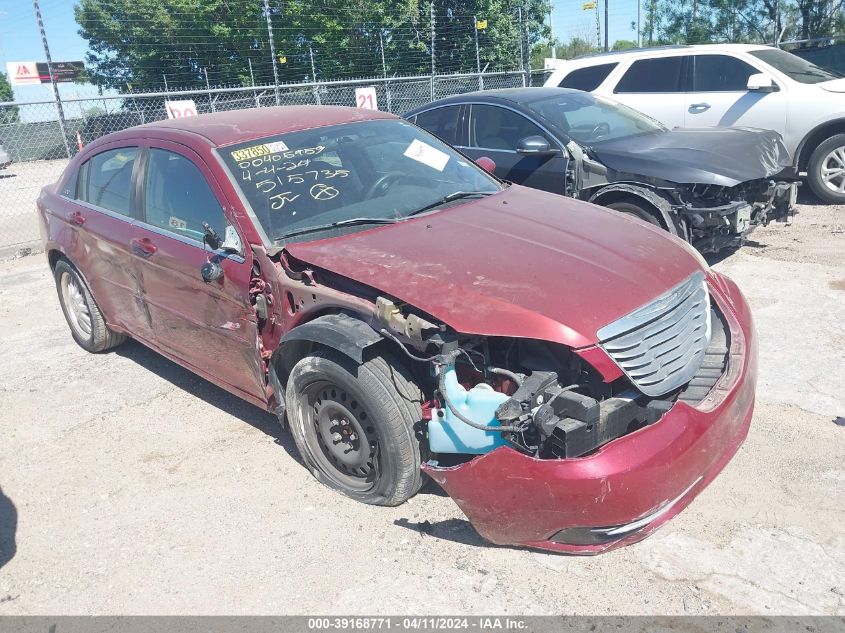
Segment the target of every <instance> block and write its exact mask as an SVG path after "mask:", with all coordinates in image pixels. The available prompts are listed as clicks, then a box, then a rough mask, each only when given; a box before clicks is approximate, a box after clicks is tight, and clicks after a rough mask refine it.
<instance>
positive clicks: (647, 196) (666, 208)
mask: <svg viewBox="0 0 845 633" xmlns="http://www.w3.org/2000/svg"><path fill="white" fill-rule="evenodd" d="M623 200H624V201H633V202H635V203H638V204H642V205H644V206H645V207H646V208H647V209H650V210H651V211H652V213H653V214H654V216H655V217H656V218H657V220H658V221H659V222H660V225H661V226H662V227H663V228H664V229H666V230H667V231H668V232H669V233H671V234H672V235H677V236H681V231H680V230H679V227H678V220H677V214H676V213H675V212H674V211H673V210H672V204H671V202H670V201H669V200H668V199H666V198H665V197H664V196H663V195H661V194H660V193H659V192H658V191H655V190H654V189H650V188H648V187H644V186H642V185H635V184H628V183H618V184H611V185H607V186H605V187H602V188H601V189H599V190H598V191H596V192H594V193H593V194H592V195H591V196H590V198H589V200H588V202H592V203H593V204H598V205H601V206H607V205H609V204H613V203H614V202H622V201H623Z"/></svg>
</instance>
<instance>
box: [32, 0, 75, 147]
mask: <svg viewBox="0 0 845 633" xmlns="http://www.w3.org/2000/svg"><path fill="white" fill-rule="evenodd" d="M32 6H33V8H34V9H35V20H36V21H37V22H38V29H39V30H40V31H41V42H42V43H43V44H44V56H45V57H46V58H47V72H48V73H49V75H50V85H51V86H53V96H54V97H55V99H56V110H57V111H58V114H59V129H61V131H62V141H64V144H65V151H66V152H67V157H68V158H70V157H71V153H70V143H68V140H67V129H66V127H65V111H64V108H63V107H62V99H61V97H59V86H58V85H57V84H56V76H55V75H54V74H53V60H52V58H51V57H50V47H49V46H47V33H46V31H45V30H44V20H43V19H41V8H40V7H39V6H38V0H32Z"/></svg>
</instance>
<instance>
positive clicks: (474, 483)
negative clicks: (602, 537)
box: [423, 278, 757, 554]
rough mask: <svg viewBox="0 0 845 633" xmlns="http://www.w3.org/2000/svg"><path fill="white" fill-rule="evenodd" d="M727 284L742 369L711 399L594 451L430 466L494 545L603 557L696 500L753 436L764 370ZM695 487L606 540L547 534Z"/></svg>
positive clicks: (622, 516) (636, 513) (494, 455)
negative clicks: (577, 540)
mask: <svg viewBox="0 0 845 633" xmlns="http://www.w3.org/2000/svg"><path fill="white" fill-rule="evenodd" d="M723 279H724V278H723ZM724 281H725V282H726V283H725V286H726V288H727V289H728V292H729V295H728V296H723V295H722V290H721V289H720V288H715V287H712V286H711V290H712V292H713V295H714V296H715V297H716V298H717V300H718V302H719V305H720V307H721V308H722V309H723V311H724V313H725V315H726V318H727V320H728V322H729V325H730V329H731V339H732V345H731V354H732V355H733V357H732V363H734V367H733V368H732V370H731V371H729V372H728V373H727V374H726V376H725V377H723V382H722V384H720V385H717V387H716V389H715V390H714V394H713V396H712V400H711V401H710V402H708V401H705V402H704V403H702V404H701V405H699V407H697V408H692V407H690V406H688V405H686V404H684V403H678V404H676V405H675V406H674V407H673V408H672V409H671V410H670V411H669V413H667V414H666V415H665V416H663V418H662V419H661V420H659V421H658V422H657V423H655V424H653V425H652V426H649V427H646V428H644V429H641V430H639V431H636V432H635V433H632V434H631V435H627V436H625V437H622V438H619V439H617V440H614V441H613V442H611V443H609V444H607V445H606V446H604V447H602V448H601V449H599V451H598V452H597V453H596V454H594V455H591V456H588V457H583V458H577V459H568V460H559V461H554V460H538V459H534V458H532V457H528V456H526V455H523V454H521V453H518V452H516V451H514V450H512V449H510V448H507V447H503V448H499V449H496V450H495V451H493V452H491V453H488V454H487V455H483V456H480V457H477V458H475V459H474V460H472V461H470V462H468V463H466V464H462V465H460V466H456V467H452V468H444V469H439V468H432V467H430V466H427V465H426V466H424V467H423V468H424V470H425V471H426V472H427V473H428V474H429V475H430V476H431V477H432V478H433V479H434V480H435V481H437V482H438V483H439V484H440V485H441V486H442V487H443V488H444V489H445V490H446V492H448V493H449V496H451V497H452V498H453V499H454V500H455V503H457V504H458V506H460V508H461V509H462V510H463V511H464V513H465V514H466V515H467V517H468V518H469V520H470V521H471V522H472V524H473V525H474V526H475V528H476V529H477V530H478V532H479V533H480V534H481V535H482V536H483V537H484V538H486V539H487V540H489V541H492V542H493V543H497V544H500V545H521V546H526V547H532V548H539V549H547V550H553V551H561V552H571V553H581V554H595V553H599V552H601V551H605V550H608V549H613V548H616V547H619V546H621V545H625V544H628V543H632V542H635V541H638V540H641V539H643V538H645V537H646V536H647V535H648V534H650V533H651V532H653V531H654V530H655V529H657V528H658V527H660V526H661V525H663V524H664V523H665V522H666V521H668V520H669V519H671V518H672V517H673V516H675V515H676V514H678V513H679V512H680V511H681V510H683V509H684V508H685V507H686V506H687V505H689V503H690V502H691V501H692V500H693V499H694V498H695V496H696V495H697V494H698V493H699V492H700V491H701V490H703V489H704V488H705V487H706V486H707V484H709V483H710V481H712V479H713V478H714V477H715V476H716V475H717V474H718V473H719V472H720V471H721V470H722V468H723V467H724V466H725V464H727V462H728V461H729V460H730V459H731V457H732V456H733V455H734V454H735V453H736V451H737V450H738V448H739V446H740V445H741V444H742V442H743V440H744V439H745V436H746V435H747V433H748V428H749V425H750V423H751V415H752V412H753V408H754V387H755V382H756V376H757V350H756V339H755V334H754V328H753V324H752V321H751V315H750V311H749V309H748V305H747V304H746V302H745V300H744V299H743V297H742V295H741V294H740V293H739V290H738V289H737V288H736V286H735V285H734V284H733V282H730V281H729V280H724ZM726 300H727V301H726ZM728 302H731V303H733V304H734V305H735V306H737V308H736V312H733V311H731V310H728V309H725V308H726V303H728ZM696 482H697V483H696ZM690 486H692V487H690ZM687 488H689V490H688V491H687V492H686V494H685V495H684V496H683V497H682V498H680V499H679V500H678V501H677V503H676V504H675V505H674V506H672V508H671V510H669V511H667V512H666V513H665V514H663V515H661V516H660V517H659V518H657V519H656V520H655V521H653V522H651V523H649V524H647V525H646V526H645V527H644V528H643V529H641V530H640V531H637V532H635V533H632V534H630V535H628V536H626V537H624V538H622V539H620V540H617V541H614V542H611V543H606V544H602V545H566V544H560V543H554V542H552V541H550V540H549V538H550V537H552V536H553V535H554V534H555V533H557V532H558V531H559V530H561V529H564V528H571V527H608V526H615V525H623V524H627V523H631V522H633V521H635V520H637V519H639V518H641V517H644V516H648V515H650V514H652V513H654V512H655V511H657V510H658V509H659V508H660V507H661V506H662V505H664V504H666V503H667V502H669V501H671V500H674V499H676V498H677V497H678V496H679V495H681V494H682V493H683V492H684V491H685V490H687Z"/></svg>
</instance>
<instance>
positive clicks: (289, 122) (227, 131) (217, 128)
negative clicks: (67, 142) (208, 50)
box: [109, 105, 398, 147]
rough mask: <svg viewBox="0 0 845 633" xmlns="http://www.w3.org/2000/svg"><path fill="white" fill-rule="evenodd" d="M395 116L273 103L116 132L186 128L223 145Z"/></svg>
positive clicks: (349, 109) (354, 109) (168, 130)
mask: <svg viewBox="0 0 845 633" xmlns="http://www.w3.org/2000/svg"><path fill="white" fill-rule="evenodd" d="M396 118H398V117H396V116H395V115H393V114H389V113H387V112H380V111H378V110H365V109H360V108H346V107H341V106H318V105H297V106H274V107H269V108H252V109H248V110H227V111H225V112H216V113H212V114H200V115H198V116H193V117H182V118H179V119H165V120H163V121H156V122H154V123H147V124H144V125H139V126H136V127H134V128H129V129H127V130H124V131H123V132H118V133H117V134H127V133H130V134H127V135H131V132H132V131H133V130H139V129H140V130H160V131H162V132H167V133H168V134H167V135H168V136H170V134H169V133H172V132H177V133H179V132H187V133H190V134H196V135H199V136H203V137H205V138H206V139H207V140H208V141H209V142H210V143H211V144H212V145H215V146H217V147H222V146H224V145H231V144H233V143H240V142H242V141H249V140H253V139H256V138H263V137H267V136H272V135H276V134H285V133H287V132H296V131H298V130H306V129H310V128H316V127H324V126H327V125H340V124H342V123H354V122H358V121H372V120H376V119H396ZM109 136H112V135H109Z"/></svg>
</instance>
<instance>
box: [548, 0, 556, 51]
mask: <svg viewBox="0 0 845 633" xmlns="http://www.w3.org/2000/svg"><path fill="white" fill-rule="evenodd" d="M554 11H555V3H554V2H552V3H551V4H550V5H549V38H550V39H551V44H552V59H557V42H555V19H554Z"/></svg>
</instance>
